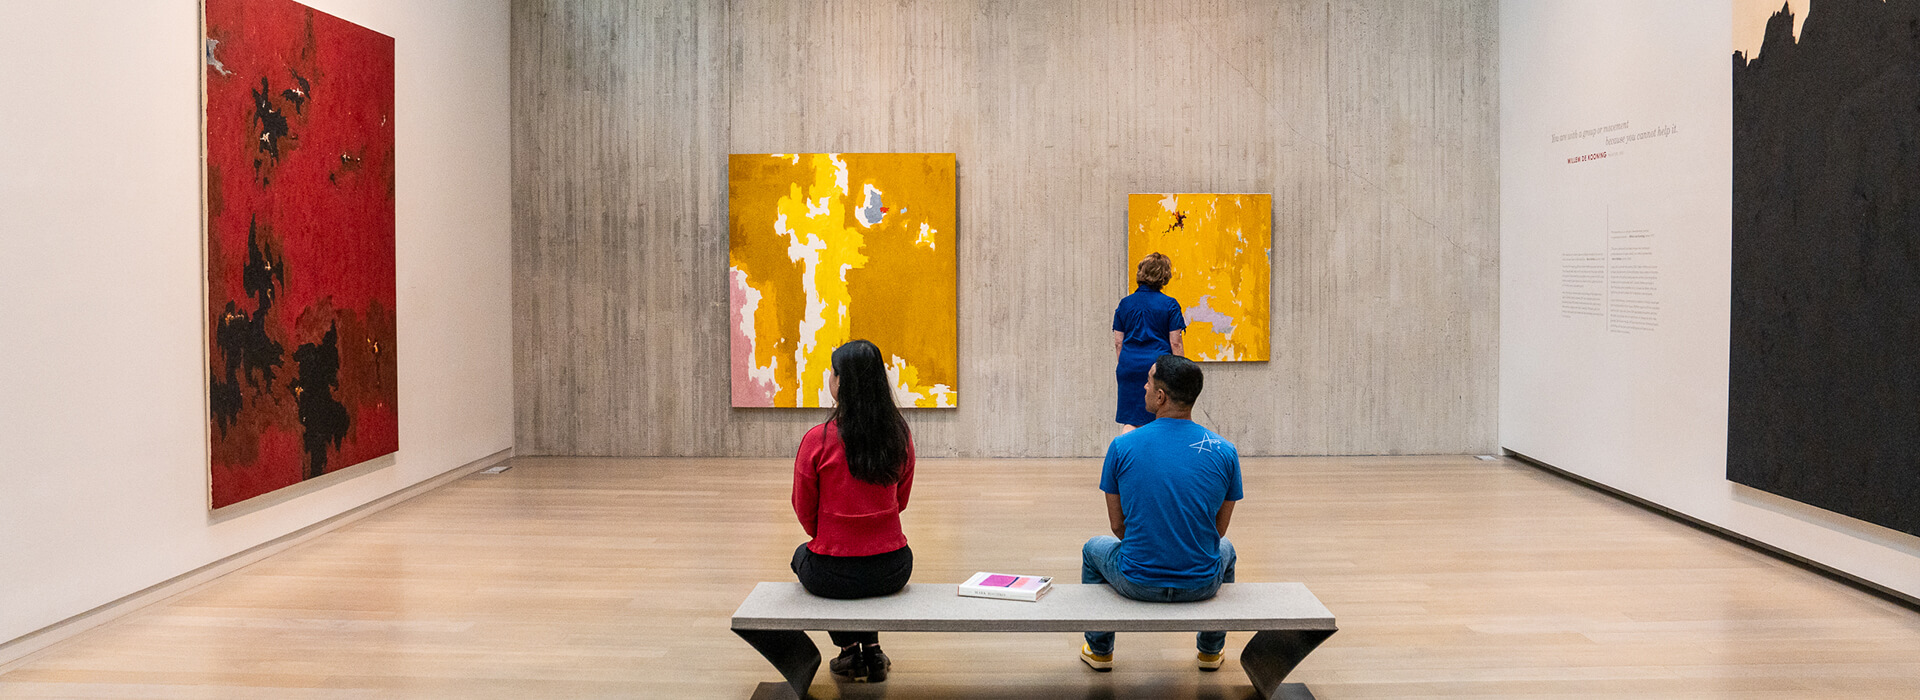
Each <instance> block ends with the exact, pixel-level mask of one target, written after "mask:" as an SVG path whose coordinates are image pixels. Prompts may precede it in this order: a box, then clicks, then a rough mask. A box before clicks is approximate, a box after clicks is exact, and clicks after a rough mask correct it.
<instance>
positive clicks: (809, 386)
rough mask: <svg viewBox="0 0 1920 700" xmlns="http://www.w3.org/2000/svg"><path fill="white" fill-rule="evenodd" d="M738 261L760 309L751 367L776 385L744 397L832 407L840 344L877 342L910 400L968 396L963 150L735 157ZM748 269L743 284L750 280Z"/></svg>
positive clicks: (732, 257)
mask: <svg viewBox="0 0 1920 700" xmlns="http://www.w3.org/2000/svg"><path fill="white" fill-rule="evenodd" d="M728 167H729V170H728V184H729V189H728V201H727V203H728V219H729V225H730V234H729V250H728V263H729V265H730V266H731V268H732V269H731V271H730V273H731V275H733V276H734V277H735V278H736V280H735V285H734V288H733V290H732V293H731V302H732V304H733V310H734V312H735V313H736V314H742V315H749V314H750V315H751V320H750V322H749V323H747V324H744V325H750V326H751V330H752V332H751V334H743V333H740V332H735V333H734V334H733V335H734V340H733V342H734V343H735V344H736V346H737V345H738V344H740V343H746V344H748V345H749V346H750V353H748V352H747V351H745V350H743V349H742V348H739V347H736V348H734V352H735V355H736V356H739V355H742V354H749V355H750V359H749V360H748V365H747V366H746V367H741V366H740V365H739V363H738V362H736V363H735V367H734V371H735V372H736V373H741V372H745V373H746V374H747V375H748V376H750V377H753V378H755V380H756V381H758V382H760V383H759V384H756V386H767V384H768V383H769V382H770V384H771V387H772V390H771V392H770V397H769V398H768V399H766V400H761V399H760V397H759V396H758V395H754V396H753V397H752V398H751V399H750V400H745V401H743V400H742V399H741V396H742V394H741V392H740V391H739V390H738V386H739V384H740V382H739V379H738V377H736V381H735V385H736V391H735V402H734V405H736V406H773V407H814V406H832V405H833V397H832V396H831V394H830V392H829V390H828V384H827V377H828V373H829V371H830V369H831V367H832V362H831V358H832V355H833V350H834V349H835V348H837V347H839V346H840V345H842V344H844V343H846V342H847V341H849V340H854V339H865V340H869V341H872V342H873V343H874V344H875V345H877V346H879V348H880V351H881V354H882V357H883V358H886V359H887V368H888V374H889V377H890V378H891V379H892V380H893V382H894V386H895V391H894V393H895V397H896V399H897V400H899V401H900V403H901V405H902V406H920V407H940V406H954V405H956V404H957V402H958V392H957V390H956V387H957V386H958V385H959V381H958V379H959V377H958V374H959V371H958V370H959V362H958V345H959V343H958V333H957V332H956V325H957V321H956V319H957V311H958V303H957V299H956V295H957V289H958V278H957V274H956V273H957V270H958V264H957V259H956V257H955V256H954V246H953V230H954V222H955V220H956V219H957V216H956V207H955V192H956V189H955V179H954V156H953V154H951V153H848V154H832V153H803V154H782V155H734V156H732V157H731V158H729V161H728ZM740 277H744V288H742V287H741V286H740V285H739V284H738V278H740Z"/></svg>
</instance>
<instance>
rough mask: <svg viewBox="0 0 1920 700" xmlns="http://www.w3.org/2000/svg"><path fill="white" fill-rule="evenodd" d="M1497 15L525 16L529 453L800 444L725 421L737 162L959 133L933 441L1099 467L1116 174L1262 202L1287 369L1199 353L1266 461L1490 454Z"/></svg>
mask: <svg viewBox="0 0 1920 700" xmlns="http://www.w3.org/2000/svg"><path fill="white" fill-rule="evenodd" d="M1495 24H1496V15H1495V3H1493V2H1491V1H1490V0H1489V1H1484V2H1458V3H1406V2H1399V1H1398V0H1367V1H1353V0H1338V1H1329V0H1318V1H1313V0H1287V1H1284V2H1269V1H1264V0H1262V1H1248V2H1237V1H1220V2H1206V1H1196V0H1181V1H1176V2H1159V1H1141V2H1044V3H1042V2H987V1H959V0H956V1H952V2H904V3H896V2H884V3H883V2H807V3H787V2H764V1H749V0H737V1H735V2H729V3H708V2H613V1H610V0H580V1H574V0H569V1H566V2H561V1H558V0H524V1H521V2H515V3H514V5H513V61H512V63H513V69H514V74H513V120H514V122H513V123H514V138H513V154H514V174H515V176H514V183H513V192H514V197H513V201H514V246H513V256H514V257H513V261H514V262H513V270H514V323H515V331H514V341H515V346H514V367H515V372H516V383H515V390H514V398H515V406H516V412H515V437H516V442H517V445H518V449H519V450H520V451H521V453H523V454H572V455H782V454H790V453H791V451H792V450H793V447H794V445H795V444H796V442H797V440H798V439H799V436H800V434H801V433H802V432H803V431H804V430H805V427H806V426H808V425H811V424H813V423H816V422H818V421H820V420H821V419H822V418H823V417H824V415H825V414H824V412H822V411H809V410H784V411H783V410H766V409H755V410H748V409H732V408H730V407H729V397H728V382H727V371H728V364H727V357H728V354H727V344H728V334H727V330H726V322H727V305H726V301H727V281H726V270H727V224H726V221H727V219H726V202H727V199H726V197H727V191H726V157H727V154H729V153H784V152H818V151H840V152H863V151H899V152H913V151H950V152H954V153H956V154H957V156H958V163H959V190H960V192H959V208H960V218H959V232H958V236H959V243H958V248H959V256H960V262H959V264H960V281H959V285H960V289H959V300H960V319H959V332H960V351H959V352H960V364H961V368H962V369H961V377H960V385H959V389H960V392H961V399H960V404H961V407H960V408H959V409H957V410H950V411H939V410H920V411H914V412H911V413H910V414H909V420H910V421H911V422H912V423H913V426H914V429H915V431H916V436H917V440H918V442H919V445H920V449H921V452H922V454H927V455H962V456H1036V457H1037V456H1072V455H1097V454H1100V452H1101V451H1102V450H1103V449H1104V447H1105V444H1106V441H1107V439H1109V438H1110V437H1112V436H1113V435H1114V434H1115V433H1116V432H1117V430H1116V427H1117V426H1115V424H1114V423H1113V422H1112V418H1113V401H1114V399H1113V396H1114V380H1113V356H1112V350H1111V347H1110V342H1111V341H1110V333H1109V323H1110V321H1111V318H1112V312H1113V306H1114V304H1115V303H1116V302H1117V301H1118V300H1119V298H1120V297H1121V296H1123V295H1124V294H1126V293H1127V292H1129V291H1131V286H1130V285H1131V279H1132V277H1131V270H1130V261H1128V260H1126V259H1125V258H1126V240H1125V237H1126V232H1125V225H1126V195H1127V193H1130V192H1271V193H1273V195H1274V200H1273V201H1274V247H1273V266H1274V275H1273V278H1274V283H1273V290H1272V299H1273V327H1274V338H1273V340H1274V352H1273V357H1274V359H1273V360H1272V361H1271V362H1266V363H1250V364H1210V365H1207V370H1208V379H1209V381H1208V388H1207V390H1206V393H1205V395H1204V396H1202V398H1201V400H1200V406H1199V409H1200V410H1199V413H1198V418H1199V420H1201V421H1202V422H1204V423H1206V424H1208V425H1210V426H1212V427H1214V428H1215V429H1216V430H1219V431H1220V432H1221V433H1222V434H1224V435H1225V436H1227V437H1228V438H1229V439H1232V440H1234V441H1235V442H1237V443H1238V444H1239V446H1240V449H1241V451H1242V452H1243V453H1245V454H1372V453H1462V452H1486V451H1490V450H1492V449H1493V448H1494V445H1495V434H1496V427H1495V426H1496V423H1495V415H1496V391H1497V390H1496V386H1497V384H1496V380H1497V377H1498V368H1497V362H1496V360H1497V348H1496V342H1497V329H1498V325H1497V322H1498V318H1497V311H1498V309H1497V305H1498V279H1497V277H1498V267H1499V266H1498V262H1499V261H1498V256H1499V246H1498V240H1497V235H1498V221H1497V217H1498V200H1497V197H1498V172H1497V169H1498V166H1497V160H1498V155H1499V154H1498V144H1497V132H1496V128H1497V116H1498V111H1497V105H1496V83H1495V60H1496V55H1497V46H1498V42H1497V41H1496V31H1495V29H1496V27H1495Z"/></svg>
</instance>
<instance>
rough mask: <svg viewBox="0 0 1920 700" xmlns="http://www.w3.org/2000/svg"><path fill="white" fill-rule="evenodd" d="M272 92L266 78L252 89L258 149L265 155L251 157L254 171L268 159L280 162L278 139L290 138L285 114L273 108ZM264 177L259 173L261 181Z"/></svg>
mask: <svg viewBox="0 0 1920 700" xmlns="http://www.w3.org/2000/svg"><path fill="white" fill-rule="evenodd" d="M272 94H273V88H270V87H267V79H266V78H265V77H262V78H260V89H258V90H254V91H253V124H254V127H255V130H256V132H257V133H258V134H259V139H260V143H259V150H260V152H261V153H264V154H265V156H263V157H255V158H254V159H253V169H254V171H255V172H256V173H258V172H259V171H260V170H261V167H262V166H263V165H265V164H266V163H267V161H268V160H269V159H271V161H272V162H274V163H278V162H280V140H281V139H286V138H290V136H289V134H290V132H289V130H288V126H287V116H286V115H285V114H282V113H281V112H280V110H278V109H275V108H274V106H273V99H272V97H271V95H272ZM266 179H267V178H266V176H265V175H261V180H262V181H263V182H264V181H265V180H266Z"/></svg>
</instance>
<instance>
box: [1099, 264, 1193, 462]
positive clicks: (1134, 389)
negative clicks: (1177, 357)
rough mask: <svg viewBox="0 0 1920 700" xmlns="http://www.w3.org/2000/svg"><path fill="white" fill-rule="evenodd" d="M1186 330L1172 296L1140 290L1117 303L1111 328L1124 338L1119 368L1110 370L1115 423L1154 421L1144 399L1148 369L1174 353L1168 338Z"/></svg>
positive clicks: (1121, 343)
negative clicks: (1116, 390) (1115, 394)
mask: <svg viewBox="0 0 1920 700" xmlns="http://www.w3.org/2000/svg"><path fill="white" fill-rule="evenodd" d="M1186 328H1187V317H1186V315H1184V314H1182V313H1180V302H1178V301H1174V299H1173V297H1170V296H1167V295H1165V294H1161V293H1159V292H1156V291H1153V290H1151V289H1148V288H1146V287H1141V288H1139V289H1137V290H1135V291H1134V293H1132V294H1128V295H1127V296H1126V298H1124V299H1121V300H1120V306H1119V308H1116V309H1114V310H1113V329H1114V330H1116V331H1119V332H1120V333H1121V334H1122V336H1123V337H1122V338H1121V340H1120V362H1119V366H1118V367H1116V368H1115V369H1114V370H1113V376H1114V379H1115V381H1116V382H1118V384H1119V389H1120V391H1119V395H1118V402H1117V403H1116V404H1115V408H1114V411H1113V420H1114V422H1116V423H1125V424H1127V425H1131V426H1136V427H1138V426H1142V425H1146V424H1148V423H1151V422H1153V414H1152V413H1149V412H1147V406H1146V401H1145V400H1144V395H1145V394H1146V391H1145V389H1144V387H1145V386H1146V384H1147V370H1149V369H1152V368H1153V362H1154V360H1158V359H1160V356H1161V355H1165V354H1167V353H1171V352H1173V345H1172V344H1171V343H1170V342H1169V341H1168V340H1167V338H1168V337H1170V336H1171V335H1173V332H1174V331H1179V330H1186Z"/></svg>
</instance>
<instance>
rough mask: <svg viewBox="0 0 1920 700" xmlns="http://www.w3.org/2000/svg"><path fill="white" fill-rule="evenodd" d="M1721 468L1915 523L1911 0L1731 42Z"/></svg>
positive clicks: (1916, 6) (1917, 184) (1848, 508)
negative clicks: (1796, 32)
mask: <svg viewBox="0 0 1920 700" xmlns="http://www.w3.org/2000/svg"><path fill="white" fill-rule="evenodd" d="M1732 303H1733V318H1732V328H1731V332H1732V344H1731V348H1730V351H1731V357H1730V359H1731V367H1730V376H1729V395H1728V412H1727V418H1728V421H1727V423H1728V425H1727V478H1728V479H1730V480H1732V481H1735V482H1738V483H1741V484H1746V485H1749V486H1753V487H1755V488H1759V489H1763V490H1766V491H1769V492H1772V493H1776V494H1779V495H1781V496H1785V497H1787V498H1791V499H1794V500H1796V501H1801V502H1803V503H1807V504H1810V505H1814V506H1818V507H1820V508H1824V509H1827V510H1830V511H1834V512H1837V513H1841V514H1844V515H1848V516H1851V517H1855V518H1859V519H1861V520H1865V521H1868V522H1872V523H1876V524H1879V525H1883V526H1886V527H1889V528H1893V529H1895V530H1900V531H1902V532H1907V533H1910V534H1917V535H1920V0H1888V1H1885V2H1883V1H1882V0H1819V1H1818V2H1815V3H1813V4H1812V6H1811V9H1810V10H1809V12H1808V16H1807V18H1806V21H1805V23H1804V25H1803V27H1802V28H1801V33H1800V36H1799V38H1798V40H1797V41H1796V39H1795V37H1794V36H1793V17H1792V16H1791V15H1790V14H1789V13H1788V12H1787V11H1786V9H1785V8H1784V7H1783V8H1782V10H1781V11H1780V12H1779V13H1776V14H1775V15H1774V16H1773V18H1772V19H1771V20H1770V21H1769V22H1768V25H1767V33H1766V39H1765V42H1764V43H1763V44H1762V45H1761V49H1760V51H1759V52H1758V54H1757V55H1755V56H1752V57H1749V56H1745V55H1743V54H1741V53H1739V52H1735V53H1734V54H1733V299H1732Z"/></svg>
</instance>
